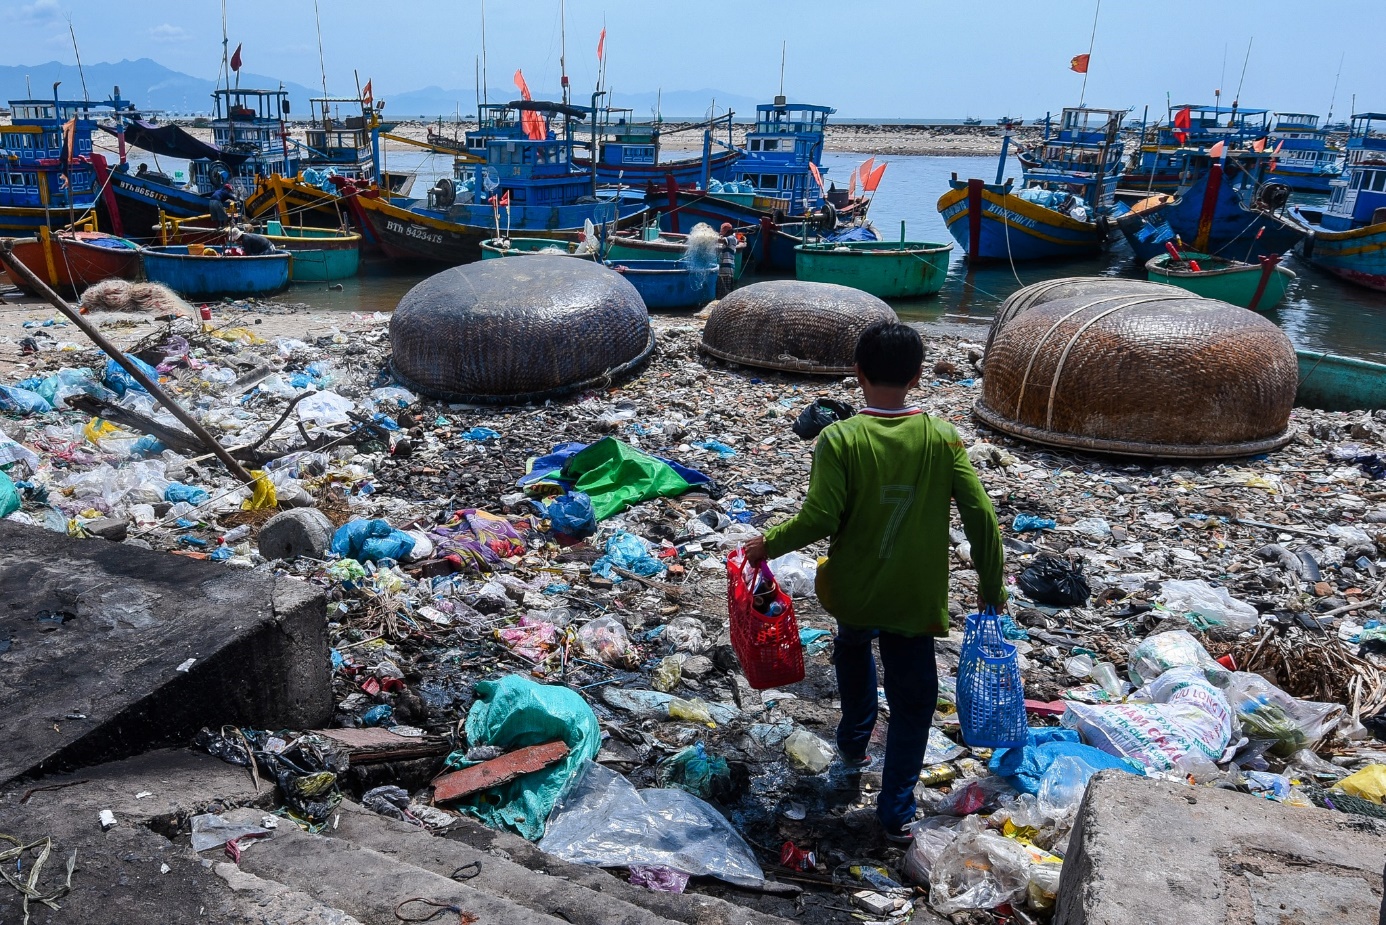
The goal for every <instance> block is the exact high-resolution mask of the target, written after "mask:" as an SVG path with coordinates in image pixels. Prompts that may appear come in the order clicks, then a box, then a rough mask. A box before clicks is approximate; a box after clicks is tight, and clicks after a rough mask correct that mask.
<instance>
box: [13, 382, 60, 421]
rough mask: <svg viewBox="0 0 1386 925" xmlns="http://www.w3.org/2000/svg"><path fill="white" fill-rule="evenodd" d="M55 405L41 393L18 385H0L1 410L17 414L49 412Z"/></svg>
mask: <svg viewBox="0 0 1386 925" xmlns="http://www.w3.org/2000/svg"><path fill="white" fill-rule="evenodd" d="M52 410H53V406H52V405H50V404H49V403H48V401H47V400H46V399H45V398H44V397H43V396H42V395H40V394H39V393H37V392H31V391H29V390H28V389H21V388H18V387H16V386H9V385H0V411H10V412H13V413H16V414H47V413H48V412H50V411H52Z"/></svg>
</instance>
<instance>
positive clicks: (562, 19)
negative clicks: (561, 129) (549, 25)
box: [558, 0, 569, 106]
mask: <svg viewBox="0 0 1386 925" xmlns="http://www.w3.org/2000/svg"><path fill="white" fill-rule="evenodd" d="M558 74H559V81H560V82H561V83H562V86H563V105H564V106H567V105H568V102H569V94H568V3H567V0H558Z"/></svg>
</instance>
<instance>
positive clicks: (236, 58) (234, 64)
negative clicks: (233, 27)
mask: <svg viewBox="0 0 1386 925" xmlns="http://www.w3.org/2000/svg"><path fill="white" fill-rule="evenodd" d="M231 70H233V71H235V72H236V73H237V74H239V73H240V72H241V43H240V42H237V43H236V50H235V51H234V52H233V53H232V54H231Z"/></svg>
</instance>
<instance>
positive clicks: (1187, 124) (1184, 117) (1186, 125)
mask: <svg viewBox="0 0 1386 925" xmlns="http://www.w3.org/2000/svg"><path fill="white" fill-rule="evenodd" d="M1191 128H1193V111H1192V110H1191V109H1189V107H1187V106H1185V107H1184V108H1183V109H1181V110H1179V114H1178V115H1177V116H1175V117H1174V140H1175V141H1177V142H1179V143H1180V144H1181V145H1182V144H1183V143H1184V142H1186V141H1188V140H1189V129H1191Z"/></svg>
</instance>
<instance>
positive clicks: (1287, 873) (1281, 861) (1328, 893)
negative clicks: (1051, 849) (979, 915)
mask: <svg viewBox="0 0 1386 925" xmlns="http://www.w3.org/2000/svg"><path fill="white" fill-rule="evenodd" d="M1383 836H1386V823H1382V822H1380V821H1378V820H1374V819H1367V818H1364V817H1361V816H1350V815H1346V814H1343V813H1335V812H1331V811H1329V810H1324V809H1300V808H1297V807H1292V806H1285V805H1283V804H1280V803H1273V802H1270V801H1268V800H1263V799H1259V798H1257V797H1253V796H1249V795H1247V794H1241V793H1234V792H1232V791H1228V790H1215V789H1211V788H1207V787H1188V786H1184V785H1182V784H1175V783H1166V782H1162V781H1153V780H1146V779H1144V778H1138V777H1133V776H1131V775H1128V774H1117V773H1115V772H1104V773H1102V774H1100V775H1098V776H1097V777H1095V778H1094V779H1093V781H1092V783H1091V784H1090V785H1089V786H1088V791H1087V795H1086V796H1085V797H1084V799H1083V805H1082V807H1081V808H1080V809H1079V811H1078V821H1077V824H1076V826H1075V827H1074V831H1073V837H1072V839H1071V841H1070V842H1069V852H1068V856H1067V859H1066V860H1065V861H1064V869H1063V877H1062V879H1061V880H1060V883H1059V898H1058V903H1057V905H1056V908H1055V914H1054V920H1053V925H1129V923H1132V922H1140V923H1144V925H1234V923H1235V925H1245V923H1255V925H1321V923H1324V922H1376V921H1377V920H1378V915H1379V911H1380V908H1381V898H1382V868H1383V865H1386V838H1384V837H1383Z"/></svg>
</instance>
